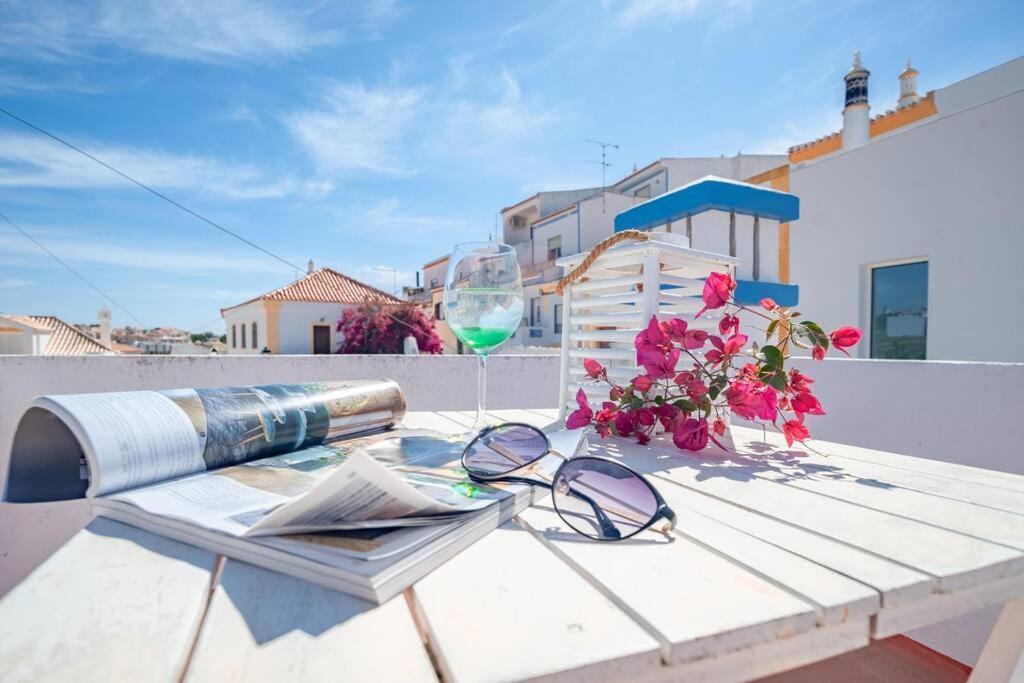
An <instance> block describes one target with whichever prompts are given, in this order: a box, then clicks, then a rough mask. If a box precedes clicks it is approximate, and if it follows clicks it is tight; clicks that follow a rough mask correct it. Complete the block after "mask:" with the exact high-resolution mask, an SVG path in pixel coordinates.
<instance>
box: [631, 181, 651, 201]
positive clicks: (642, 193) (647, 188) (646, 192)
mask: <svg viewBox="0 0 1024 683" xmlns="http://www.w3.org/2000/svg"><path fill="white" fill-rule="evenodd" d="M633 196H634V197H641V198H643V199H650V197H651V184H650V183H647V184H646V185H644V186H643V187H641V188H639V189H637V191H636V192H634V193H633Z"/></svg>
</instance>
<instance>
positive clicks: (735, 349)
mask: <svg viewBox="0 0 1024 683" xmlns="http://www.w3.org/2000/svg"><path fill="white" fill-rule="evenodd" d="M746 343H747V335H745V334H734V335H732V336H731V337H729V338H728V339H726V340H725V343H723V344H722V353H724V354H725V355H727V356H735V355H736V354H737V353H739V352H740V351H742V350H743V345H744V344H746Z"/></svg>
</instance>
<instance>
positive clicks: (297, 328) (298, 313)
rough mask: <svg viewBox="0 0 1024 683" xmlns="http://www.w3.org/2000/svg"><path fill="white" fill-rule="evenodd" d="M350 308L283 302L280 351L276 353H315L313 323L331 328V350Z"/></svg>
mask: <svg viewBox="0 0 1024 683" xmlns="http://www.w3.org/2000/svg"><path fill="white" fill-rule="evenodd" d="M346 308H349V306H346V305H343V304H318V303H306V302H303V301H283V302H281V313H280V320H281V323H280V326H279V327H278V330H279V334H280V346H281V348H280V349H274V352H275V353H289V354H303V353H312V352H313V327H312V325H313V323H314V322H316V323H323V324H328V325H330V326H331V350H332V351H333V350H334V349H335V348H336V345H337V332H336V331H335V328H336V327H337V326H338V320H340V319H341V314H342V312H344V310H345V309H346Z"/></svg>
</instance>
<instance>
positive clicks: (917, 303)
mask: <svg viewBox="0 0 1024 683" xmlns="http://www.w3.org/2000/svg"><path fill="white" fill-rule="evenodd" d="M927 332H928V262H927V261H922V262H921V263H907V264H904V265H900V266H886V267H884V268H874V269H872V271H871V357H872V358H902V359H908V360H924V359H925V350H926V339H927V336H928V335H927Z"/></svg>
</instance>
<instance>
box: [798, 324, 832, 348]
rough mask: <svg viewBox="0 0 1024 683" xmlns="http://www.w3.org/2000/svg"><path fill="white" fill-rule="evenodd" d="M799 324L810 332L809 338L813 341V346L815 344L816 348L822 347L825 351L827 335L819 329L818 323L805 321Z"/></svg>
mask: <svg viewBox="0 0 1024 683" xmlns="http://www.w3.org/2000/svg"><path fill="white" fill-rule="evenodd" d="M800 324H801V325H803V326H804V327H805V328H806V329H808V330H809V331H810V333H811V338H812V339H813V340H814V343H815V344H817V345H818V346H823V347H825V348H826V349H827V348H828V335H827V334H825V330H823V329H821V327H820V326H819V325H818V323H813V322H811V321H810V320H806V321H804V322H802V323H800Z"/></svg>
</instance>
